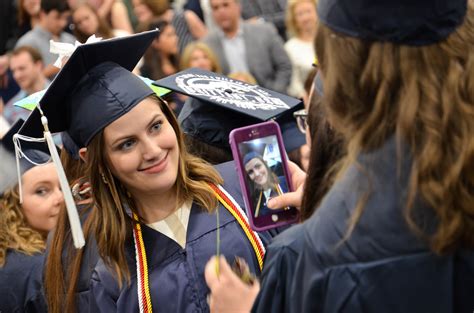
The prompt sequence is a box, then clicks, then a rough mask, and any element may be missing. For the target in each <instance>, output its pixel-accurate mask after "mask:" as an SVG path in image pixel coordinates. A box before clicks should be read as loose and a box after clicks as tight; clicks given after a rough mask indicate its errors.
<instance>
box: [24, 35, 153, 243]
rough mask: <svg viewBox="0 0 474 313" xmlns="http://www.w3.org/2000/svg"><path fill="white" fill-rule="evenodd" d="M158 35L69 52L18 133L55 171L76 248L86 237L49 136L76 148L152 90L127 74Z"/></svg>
mask: <svg viewBox="0 0 474 313" xmlns="http://www.w3.org/2000/svg"><path fill="white" fill-rule="evenodd" d="M157 34H158V30H154V31H148V32H144V33H140V34H137V35H133V36H128V37H121V38H114V39H109V40H104V41H100V42H94V43H90V44H84V45H81V46H79V47H77V49H76V50H75V51H74V52H73V54H72V55H71V57H70V58H69V60H68V61H67V63H66V65H65V66H64V67H63V68H62V69H61V71H60V72H59V74H58V75H57V76H56V78H55V79H54V81H53V82H52V83H51V85H50V86H49V88H48V89H47V90H46V93H45V94H44V95H43V97H42V98H41V100H40V101H39V104H38V106H36V108H35V109H34V110H33V112H32V113H31V114H30V116H29V117H28V119H27V120H26V122H25V123H24V125H23V126H22V127H21V129H20V131H19V133H20V134H21V135H23V136H29V137H43V136H44V138H45V139H46V142H47V143H48V147H49V150H50V151H51V157H52V159H53V162H54V164H55V166H56V170H57V171H58V176H59V182H60V184H61V188H62V189H63V193H64V200H65V202H66V208H67V212H68V217H69V222H70V226H71V233H72V237H73V241H74V245H75V247H76V248H81V247H82V246H84V244H85V241H84V234H83V233H82V228H81V224H80V220H79V216H78V213H77V209H76V206H75V203H74V199H73V197H72V194H71V190H70V188H69V183H68V181H67V178H66V175H65V173H64V169H63V167H62V165H61V161H60V159H59V156H58V153H57V152H56V151H53V150H54V142H53V139H52V136H51V132H62V131H67V133H68V135H69V136H70V137H71V139H72V141H73V142H74V143H75V144H76V145H77V146H78V147H86V146H87V145H88V144H89V142H90V141H91V140H92V138H93V137H94V136H95V135H96V134H97V133H99V132H100V131H101V130H102V129H104V128H105V127H106V126H107V125H108V124H110V123H112V122H113V121H115V120H116V119H118V118H119V117H121V116H122V115H124V114H126V113H127V112H129V111H130V110H132V109H133V108H134V107H135V106H136V105H137V104H138V103H140V102H141V101H142V100H143V99H145V98H146V97H148V96H149V95H151V94H153V93H154V91H153V90H152V89H151V88H150V87H149V86H147V85H146V83H144V82H143V81H142V80H141V79H140V78H138V77H137V76H136V75H134V74H132V73H131V72H130V71H131V70H132V69H133V68H134V67H135V65H136V64H137V63H138V61H139V60H140V58H141V57H142V56H143V54H144V52H145V51H146V50H147V48H148V46H149V45H150V44H151V42H152V41H153V39H154V38H155V37H156V36H157Z"/></svg>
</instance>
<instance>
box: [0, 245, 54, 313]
mask: <svg viewBox="0 0 474 313" xmlns="http://www.w3.org/2000/svg"><path fill="white" fill-rule="evenodd" d="M43 264H44V254H35V255H31V256H30V255H26V254H23V253H21V252H18V251H14V250H7V257H6V262H5V265H4V266H3V267H2V268H0V312H2V313H3V312H12V313H16V312H47V309H46V302H45V300H44V294H43V287H42V286H43V283H42V282H43V275H42V274H43Z"/></svg>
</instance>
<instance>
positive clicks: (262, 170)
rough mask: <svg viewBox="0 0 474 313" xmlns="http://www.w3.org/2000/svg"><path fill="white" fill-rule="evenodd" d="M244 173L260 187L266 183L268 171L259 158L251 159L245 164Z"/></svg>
mask: <svg viewBox="0 0 474 313" xmlns="http://www.w3.org/2000/svg"><path fill="white" fill-rule="evenodd" d="M245 171H246V172H247V175H249V177H250V179H251V180H252V181H253V182H254V183H255V184H257V185H259V186H260V187H263V186H264V185H266V184H267V182H268V171H267V167H266V166H265V164H263V162H262V160H260V159H259V158H253V159H251V160H250V161H248V162H247V164H245Z"/></svg>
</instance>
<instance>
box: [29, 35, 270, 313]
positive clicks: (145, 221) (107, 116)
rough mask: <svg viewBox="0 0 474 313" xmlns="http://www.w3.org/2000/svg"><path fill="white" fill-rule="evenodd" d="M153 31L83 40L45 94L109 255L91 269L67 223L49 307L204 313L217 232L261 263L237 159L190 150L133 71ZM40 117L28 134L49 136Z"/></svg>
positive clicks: (94, 234)
mask: <svg viewBox="0 0 474 313" xmlns="http://www.w3.org/2000/svg"><path fill="white" fill-rule="evenodd" d="M156 34H157V31H151V32H147V33H143V34H139V35H136V36H131V37H128V38H121V39H115V40H109V41H103V42H99V43H94V44H91V45H87V44H86V45H82V46H80V47H79V48H78V49H77V50H76V51H75V52H74V54H73V55H72V56H71V57H70V59H69V61H68V63H67V64H66V66H65V67H64V68H63V70H62V71H61V72H60V74H59V76H58V77H57V78H56V79H55V81H54V82H53V83H52V85H51V87H50V88H49V89H48V92H47V93H46V94H45V96H44V97H43V99H42V100H41V101H42V102H41V108H42V110H43V112H44V114H45V115H46V117H47V118H48V120H49V125H50V128H51V131H52V132H58V131H64V130H67V132H68V134H69V136H70V137H71V138H72V139H73V140H74V142H75V143H76V144H77V145H78V147H81V148H80V149H79V154H80V156H81V158H82V159H83V160H84V162H85V165H86V173H85V174H86V177H87V179H88V180H89V181H90V184H91V190H92V194H93V195H92V198H93V205H92V208H91V211H90V212H89V214H88V216H87V218H86V220H85V222H84V224H85V225H86V226H85V227H84V228H85V230H84V233H85V236H86V238H87V240H88V246H86V250H88V251H92V254H94V253H95V254H98V255H99V256H100V260H99V261H98V262H97V264H95V263H94V264H93V265H92V266H91V268H92V269H93V270H92V269H91V270H89V267H88V266H89V264H88V263H86V262H88V259H86V257H84V258H82V252H79V253H77V254H76V253H72V252H71V250H72V249H70V246H68V244H69V243H68V242H69V241H68V238H70V237H68V236H69V228H68V225H67V222H66V220H65V219H63V218H61V219H60V221H61V223H62V224H61V225H60V226H59V227H58V230H57V231H56V232H55V233H54V237H53V238H52V245H51V250H50V251H49V253H48V261H47V265H46V272H45V290H46V292H47V300H48V305H49V308H48V309H49V312H53V313H54V312H63V311H67V312H74V311H89V310H90V308H91V307H93V308H94V311H102V312H112V311H114V312H138V311H140V312H153V309H154V310H156V311H159V312H195V311H199V312H206V311H208V310H209V308H208V304H207V302H206V297H207V293H208V288H207V286H206V283H205V281H204V268H205V264H206V262H207V261H208V260H209V259H210V258H211V257H212V256H213V255H214V254H215V253H216V242H217V233H218V232H220V242H221V243H222V247H221V253H222V255H224V256H226V257H227V258H228V259H230V260H233V259H235V258H236V257H237V256H238V257H240V258H242V259H243V260H245V261H246V263H248V264H249V268H250V271H251V272H252V273H253V274H256V275H258V274H259V273H260V271H261V267H262V264H263V263H262V262H263V256H264V251H265V250H264V249H265V248H264V242H265V243H266V242H268V241H269V239H270V234H269V233H262V234H257V233H254V232H253V231H252V230H251V229H250V228H249V225H248V223H247V221H246V218H245V216H244V213H243V211H241V209H240V207H241V206H242V204H243V201H242V197H241V194H240V189H239V188H238V180H237V177H236V173H235V171H234V167H233V165H232V164H226V165H223V166H221V167H216V168H214V167H212V166H211V165H209V164H208V163H206V162H205V161H203V160H201V159H199V158H197V157H195V156H192V155H191V154H189V153H188V152H187V151H186V147H185V145H184V141H183V135H182V133H181V130H180V128H179V125H178V122H177V121H176V118H175V116H174V114H173V112H172V111H171V109H170V108H169V107H168V105H167V104H166V103H165V102H164V101H163V100H162V99H161V98H159V97H157V96H155V95H154V92H153V91H152V90H151V89H150V88H149V87H148V86H147V85H146V84H144V83H143V82H142V81H141V80H140V79H139V78H138V77H136V76H135V75H133V74H132V73H131V72H130V71H129V70H130V69H131V68H133V66H135V64H136V62H138V60H139V59H140V57H141V56H142V54H143V52H144V51H145V50H146V48H147V47H148V45H149V44H150V43H151V42H152V41H153V40H154V39H155V37H156ZM98 50H100V51H98ZM125 50H126V51H127V53H123V51H125ZM116 52H119V53H116ZM84 55H93V56H94V57H93V58H99V60H95V59H94V60H92V61H91V60H90V59H88V58H87V57H86V58H84V57H83V56H84ZM103 56H108V59H107V60H104V59H100V58H103ZM85 59H88V63H83V61H84V60H85ZM66 78H67V79H66ZM91 91H93V92H91ZM63 116H69V117H70V119H69V120H68V121H67V123H62V122H63V120H64V119H63ZM40 117H41V114H40V112H39V110H36V111H34V112H33V113H32V115H31V116H30V118H29V119H28V121H27V122H26V126H25V127H24V129H22V131H23V130H24V132H26V133H28V132H30V135H36V134H37V133H34V132H39V133H41V122H40ZM31 132H33V134H32V133H31ZM216 210H218V211H219V220H220V225H216V216H215V214H214V213H215V212H216ZM63 238H65V240H62V239H63ZM94 243H95V244H96V246H95V245H94ZM81 268H82V270H81ZM84 268H85V269H84ZM91 271H92V273H91ZM66 273H67V274H66ZM69 277H72V278H71V279H69ZM78 277H79V278H78ZM77 281H80V282H81V286H82V285H84V286H86V290H83V289H81V290H76V288H77V289H79V287H76V286H77V284H76V283H77ZM82 282H85V283H84V284H82ZM89 286H90V287H89ZM88 288H89V289H88ZM76 291H78V292H80V294H79V295H78V297H77V298H75V296H74V293H75V292H76ZM65 294H66V297H65ZM64 299H67V300H66V301H65V300H64ZM76 304H77V305H76ZM152 306H153V308H152Z"/></svg>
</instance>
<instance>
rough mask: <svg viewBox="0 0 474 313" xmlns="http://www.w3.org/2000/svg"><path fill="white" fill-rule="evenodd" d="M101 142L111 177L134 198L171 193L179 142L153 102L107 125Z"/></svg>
mask: <svg viewBox="0 0 474 313" xmlns="http://www.w3.org/2000/svg"><path fill="white" fill-rule="evenodd" d="M104 142H105V153H106V158H107V160H108V163H109V165H110V168H111V171H112V173H113V174H114V176H115V177H117V178H118V179H119V180H120V181H121V182H122V184H124V186H125V187H126V188H127V190H129V191H130V192H131V194H132V195H133V196H134V197H135V198H140V197H141V196H145V195H150V194H157V193H159V194H165V193H167V192H170V191H171V190H172V188H173V186H174V185H175V182H176V178H177V175H178V165H179V147H178V139H177V137H176V133H175V132H174V129H173V127H172V126H171V124H170V123H169V122H168V120H167V119H166V116H165V115H164V113H163V112H162V110H161V108H160V106H159V104H158V103H156V101H155V100H152V99H149V98H147V99H145V100H143V101H142V102H140V103H139V104H138V105H137V106H135V107H134V108H133V109H132V110H131V111H130V112H128V113H127V114H125V115H123V116H121V117H120V118H118V119H117V120H115V121H114V122H113V123H111V124H110V125H108V126H107V127H106V128H105V129H104Z"/></svg>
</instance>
